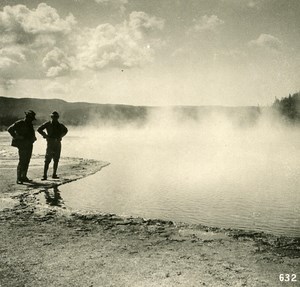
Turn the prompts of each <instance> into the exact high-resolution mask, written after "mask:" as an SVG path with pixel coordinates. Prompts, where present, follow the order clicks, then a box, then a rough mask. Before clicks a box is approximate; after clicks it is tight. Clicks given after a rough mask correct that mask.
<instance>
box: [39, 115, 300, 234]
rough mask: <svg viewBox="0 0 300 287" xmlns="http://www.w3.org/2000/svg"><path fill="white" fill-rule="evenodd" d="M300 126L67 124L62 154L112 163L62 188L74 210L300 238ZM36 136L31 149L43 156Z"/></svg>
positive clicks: (65, 199) (221, 123) (169, 123)
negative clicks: (124, 126)
mask: <svg viewBox="0 0 300 287" xmlns="http://www.w3.org/2000/svg"><path fill="white" fill-rule="evenodd" d="M299 139H300V138H299V129H298V130H297V129H290V128H286V127H283V126H280V125H274V126H272V125H269V124H266V123H262V124H259V125H258V126H257V127H248V128H243V129H242V128H239V127H237V126H232V125H231V124H230V123H226V121H223V120H215V121H212V122H207V123H205V124H204V123H201V124H196V123H189V124H184V125H180V124H176V125H174V124H173V123H172V121H160V122H154V123H152V124H150V125H149V126H147V127H144V128H133V127H131V128H130V127H127V128H110V127H102V128H98V129H96V128H84V129H81V130H79V129H70V132H69V134H68V136H67V137H66V138H65V139H64V141H63V151H62V156H75V157H83V158H93V159H99V160H104V161H108V162H110V165H109V166H107V167H105V168H104V169H102V170H101V172H99V173H97V174H95V175H92V176H89V177H87V178H85V179H82V180H80V181H77V182H73V183H70V184H67V185H64V186H61V187H60V188H59V190H60V192H61V194H60V195H61V197H62V200H63V201H64V204H65V205H66V206H67V207H68V208H70V209H73V210H81V211H87V212H110V213H116V214H119V215H128V216H141V217H146V218H159V219H167V220H175V221H181V222H187V223H200V224H205V225H209V226H217V227H231V228H241V229H246V230H257V231H265V232H269V233H273V234H277V235H288V236H300V171H299V159H300V140H299ZM44 150H45V142H44V141H42V140H39V141H38V142H37V143H36V144H35V147H34V152H35V153H43V152H44Z"/></svg>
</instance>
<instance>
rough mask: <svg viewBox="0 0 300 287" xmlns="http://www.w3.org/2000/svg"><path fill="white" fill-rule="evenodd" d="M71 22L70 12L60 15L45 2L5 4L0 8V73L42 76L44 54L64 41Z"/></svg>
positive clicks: (17, 76) (72, 22)
mask: <svg viewBox="0 0 300 287" xmlns="http://www.w3.org/2000/svg"><path fill="white" fill-rule="evenodd" d="M75 24H76V21H75V19H74V17H73V16H72V15H71V14H70V15H69V16H67V17H66V18H65V19H62V18H61V17H60V16H59V15H58V13H57V11H56V10H55V9H54V8H52V7H50V6H48V5H47V4H45V3H41V4H39V5H38V6H37V8H36V9H32V10H30V9H29V8H27V7H26V6H24V5H16V6H5V7H4V8H3V10H2V11H0V47H1V48H0V77H2V78H22V77H23V78H26V77H27V78H35V77H42V76H43V73H44V72H43V69H42V68H43V67H42V61H41V60H42V59H43V57H44V55H45V54H47V53H48V52H49V51H51V50H52V49H53V48H54V47H55V45H65V43H64V42H65V41H67V36H68V35H69V34H70V33H71V32H72V29H73V28H74V26H75Z"/></svg>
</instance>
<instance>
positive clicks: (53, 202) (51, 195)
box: [44, 186, 64, 207]
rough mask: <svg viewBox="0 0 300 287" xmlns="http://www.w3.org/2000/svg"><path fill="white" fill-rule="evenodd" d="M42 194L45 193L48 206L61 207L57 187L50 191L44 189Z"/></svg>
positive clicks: (61, 202) (61, 203)
mask: <svg viewBox="0 0 300 287" xmlns="http://www.w3.org/2000/svg"><path fill="white" fill-rule="evenodd" d="M44 193H45V199H46V204H49V205H50V206H58V207H62V206H63V203H64V202H63V199H62V197H61V195H60V191H59V190H58V187H57V186H55V187H53V188H51V189H45V191H44Z"/></svg>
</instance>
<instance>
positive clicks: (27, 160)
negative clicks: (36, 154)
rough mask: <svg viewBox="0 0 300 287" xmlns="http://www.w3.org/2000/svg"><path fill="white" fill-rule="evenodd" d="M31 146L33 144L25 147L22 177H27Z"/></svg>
mask: <svg viewBox="0 0 300 287" xmlns="http://www.w3.org/2000/svg"><path fill="white" fill-rule="evenodd" d="M32 148H33V146H30V147H28V148H26V152H25V162H24V170H23V178H27V172H28V168H29V163H30V159H31V156H32Z"/></svg>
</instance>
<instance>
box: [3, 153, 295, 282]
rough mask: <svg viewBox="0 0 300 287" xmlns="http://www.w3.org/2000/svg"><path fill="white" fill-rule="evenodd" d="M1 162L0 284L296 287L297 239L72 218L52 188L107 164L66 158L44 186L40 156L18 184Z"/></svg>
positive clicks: (9, 164) (11, 161) (7, 160)
mask: <svg viewBox="0 0 300 287" xmlns="http://www.w3.org/2000/svg"><path fill="white" fill-rule="evenodd" d="M0 163H1V165H0V166H1V173H0V180H1V194H0V197H1V199H0V200H1V204H0V234H1V241H0V242H1V243H0V286H3V287H4V286H5V287H6V286H55V287H57V286H139V287H140V286H214V287H215V286H258V287H261V286H298V285H297V284H299V280H300V239H299V238H289V237H277V236H273V235H268V234H264V233H257V232H245V231H242V230H231V229H220V228H212V227H207V226H201V225H187V224H184V223H175V222H170V221H162V220H156V219H143V218H131V217H129V218H128V217H127V218H123V217H120V216H117V215H114V214H79V213H72V212H70V211H68V210H66V209H65V208H64V206H63V204H62V205H59V204H55V203H57V202H59V196H60V195H59V191H57V190H56V187H58V186H59V185H61V184H66V183H68V182H70V181H73V180H78V179H80V178H83V177H85V176H88V175H90V174H93V173H95V172H98V171H100V170H101V169H102V168H103V167H104V166H105V165H107V164H108V163H105V162H98V161H94V160H84V159H75V158H65V159H63V160H62V164H61V167H60V175H61V178H62V179H61V180H58V181H54V180H53V181H51V180H49V181H47V182H46V183H44V182H41V181H40V180H39V176H40V174H39V173H40V170H41V169H40V168H41V166H42V164H43V159H42V157H40V156H36V157H34V158H33V161H32V168H31V169H30V175H31V177H32V178H33V179H34V181H33V183H31V184H28V185H17V184H15V164H16V158H14V157H11V156H1V157H0ZM71 174H72V176H70V175H71ZM82 192H84V190H83V191H82ZM40 196H43V197H45V198H46V201H45V202H46V203H43V204H42V203H41V202H40V201H39V198H40ZM280 274H296V280H297V282H288V283H286V282H280V279H279V276H280Z"/></svg>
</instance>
